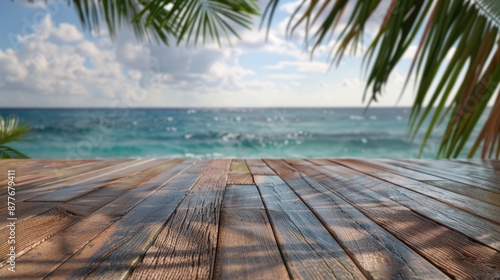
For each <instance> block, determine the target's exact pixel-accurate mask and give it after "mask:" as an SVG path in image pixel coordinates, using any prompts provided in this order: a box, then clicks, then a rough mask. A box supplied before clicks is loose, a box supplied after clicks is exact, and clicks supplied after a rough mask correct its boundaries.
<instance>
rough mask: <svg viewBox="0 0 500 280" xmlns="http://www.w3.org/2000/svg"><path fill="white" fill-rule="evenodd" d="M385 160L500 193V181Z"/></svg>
mask: <svg viewBox="0 0 500 280" xmlns="http://www.w3.org/2000/svg"><path fill="white" fill-rule="evenodd" d="M383 162H387V163H389V164H392V165H397V166H400V167H404V168H408V169H411V170H415V171H419V172H423V173H428V174H431V175H435V176H437V177H441V178H445V179H447V180H451V181H456V182H460V183H463V184H468V185H472V186H475V187H479V188H483V189H485V190H488V191H491V192H496V193H500V183H492V182H489V181H486V180H481V179H477V178H474V179H471V178H469V177H467V176H462V175H459V174H456V173H453V174H450V173H448V172H442V171H440V170H438V169H432V168H428V167H424V166H420V165H417V164H412V163H409V162H405V161H400V160H383Z"/></svg>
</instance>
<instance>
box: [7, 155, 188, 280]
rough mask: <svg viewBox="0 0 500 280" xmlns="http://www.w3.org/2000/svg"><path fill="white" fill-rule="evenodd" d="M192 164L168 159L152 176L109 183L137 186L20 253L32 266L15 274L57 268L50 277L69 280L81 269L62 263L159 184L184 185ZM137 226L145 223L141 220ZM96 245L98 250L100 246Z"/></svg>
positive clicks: (36, 274)
mask: <svg viewBox="0 0 500 280" xmlns="http://www.w3.org/2000/svg"><path fill="white" fill-rule="evenodd" d="M189 166H191V164H190V163H180V164H179V162H178V161H176V160H174V161H171V162H166V163H165V164H163V165H162V167H160V168H161V170H160V172H157V173H155V175H154V176H152V177H150V176H147V177H146V178H135V177H132V178H130V180H129V181H128V182H125V181H121V182H119V183H116V184H114V185H113V186H110V187H116V188H122V187H126V185H129V188H131V187H132V186H134V188H132V190H131V191H130V192H128V193H126V194H125V195H123V196H121V197H119V198H117V199H116V200H114V201H113V202H111V203H110V204H107V205H106V206H104V207H102V208H100V209H98V210H97V211H96V212H94V213H93V214H92V215H90V216H88V217H85V218H83V219H82V220H81V221H79V222H77V223H75V224H73V225H72V226H70V227H68V228H66V229H64V230H62V231H61V232H59V233H58V234H56V235H55V236H53V237H52V238H50V239H48V240H46V241H45V242H43V243H42V244H40V245H39V246H37V247H35V248H34V249H32V250H30V251H28V252H27V253H26V254H24V255H23V256H21V257H20V258H19V261H20V262H24V263H29V264H30V265H29V266H26V267H24V268H23V270H22V271H18V272H17V274H16V275H17V276H19V277H21V278H24V279H27V278H29V279H32V278H43V277H46V276H48V275H49V274H50V273H52V272H54V270H56V269H57V268H58V267H59V270H58V272H57V273H53V274H52V275H51V277H53V278H64V279H66V278H67V277H69V275H70V274H71V273H77V270H78V269H77V268H76V267H74V268H75V269H74V270H72V269H71V268H70V269H67V270H66V269H64V267H60V266H61V264H63V263H64V262H65V261H67V260H68V259H69V258H70V257H72V256H73V255H74V254H75V253H76V252H77V251H78V250H81V249H82V248H84V246H85V245H87V247H90V246H91V245H89V244H88V243H89V242H90V241H91V240H95V238H97V237H98V236H100V234H102V232H103V231H104V230H106V229H107V228H109V226H110V225H112V224H113V223H115V222H117V221H119V220H120V219H121V218H122V217H124V215H126V214H127V213H130V212H133V211H134V209H135V208H136V207H138V205H140V204H141V203H142V204H143V203H145V199H146V198H148V197H151V196H154V194H155V191H156V190H157V189H159V188H160V187H164V186H166V185H167V184H170V185H177V186H179V188H180V187H182V186H183V185H184V184H185V182H186V180H185V179H186V178H185V177H180V176H182V175H183V174H181V173H182V171H184V170H185V169H186V168H188V167H189ZM135 179H137V181H134V180H135ZM173 180H175V181H173ZM134 184H138V185H134ZM143 205H144V204H143ZM144 218H145V217H144ZM143 221H144V220H143ZM137 225H142V224H141V223H140V222H139V223H137ZM126 236H127V235H125V236H122V240H123V238H126ZM115 241H116V240H115ZM94 248H95V249H97V246H96V247H94ZM107 249H108V250H113V249H115V247H109V248H107ZM71 265H72V262H71V261H69V263H68V266H70V267H71ZM80 265H81V264H80ZM6 268H7V267H3V268H2V269H0V277H2V276H5V275H10V274H9V272H8V271H6ZM86 268H92V267H86Z"/></svg>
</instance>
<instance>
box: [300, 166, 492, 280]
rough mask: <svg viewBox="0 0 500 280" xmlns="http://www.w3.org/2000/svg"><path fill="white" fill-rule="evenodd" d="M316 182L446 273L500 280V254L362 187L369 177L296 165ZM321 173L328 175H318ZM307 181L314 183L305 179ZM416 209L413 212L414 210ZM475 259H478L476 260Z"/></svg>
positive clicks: (324, 168) (369, 188) (325, 167)
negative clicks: (497, 279) (318, 172)
mask: <svg viewBox="0 0 500 280" xmlns="http://www.w3.org/2000/svg"><path fill="white" fill-rule="evenodd" d="M295 167H296V168H297V169H298V170H300V171H301V172H302V173H304V174H306V175H309V176H311V177H312V179H313V180H314V181H316V182H317V183H320V184H321V185H323V186H325V187H327V188H328V189H329V190H331V191H333V192H334V193H336V194H338V195H339V196H341V197H342V198H344V199H345V200H347V201H349V202H350V203H352V205H353V206H354V207H356V208H357V209H358V210H360V211H361V212H362V213H363V214H364V215H366V216H368V217H369V218H370V219H372V220H373V221H375V222H377V224H379V225H380V226H382V227H383V228H384V229H385V230H387V231H389V232H390V233H391V234H393V235H394V236H396V237H397V238H398V239H400V240H402V241H403V242H405V243H406V244H407V245H408V246H409V247H411V248H412V249H413V250H415V251H416V252H418V253H419V254H421V255H422V256H424V257H425V258H426V259H428V260H430V261H431V262H432V263H433V264H434V265H436V266H437V267H439V268H440V269H441V270H442V271H444V272H445V273H447V274H448V275H451V276H453V277H457V278H477V279H485V278H486V279H488V278H492V277H495V275H496V276H497V277H498V272H499V271H500V254H499V252H498V251H496V250H494V249H491V248H489V247H487V246H484V245H482V244H480V243H477V242H474V241H472V240H471V239H470V238H468V237H467V236H464V235H463V234H461V233H459V232H457V231H454V230H452V229H450V228H447V227H444V226H442V225H440V224H438V223H436V222H434V221H433V220H432V219H429V218H426V217H423V216H421V215H418V214H417V213H415V212H414V211H415V210H414V209H411V210H410V209H409V208H407V207H405V206H403V205H401V204H399V203H396V202H395V201H393V200H391V199H388V198H387V197H384V196H382V195H380V194H378V193H376V192H374V191H373V190H372V189H374V188H375V186H371V187H370V186H366V185H365V186H364V187H361V186H360V184H362V183H363V182H364V180H365V178H366V175H361V176H359V175H358V176H352V172H350V171H349V170H347V172H346V170H345V169H346V168H345V167H339V168H332V166H324V167H323V166H314V167H312V169H317V170H313V172H310V169H311V167H306V166H303V165H302V166H299V165H297V166H295ZM317 171H321V172H323V173H324V174H317ZM305 179H306V180H311V179H310V178H309V177H305ZM412 210H413V211H412ZM472 256H474V257H472Z"/></svg>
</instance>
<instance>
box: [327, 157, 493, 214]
mask: <svg viewBox="0 0 500 280" xmlns="http://www.w3.org/2000/svg"><path fill="white" fill-rule="evenodd" d="M332 161H333V162H336V163H339V164H342V165H344V166H347V167H349V168H351V169H353V170H356V171H359V172H362V173H364V174H367V175H369V176H373V177H375V178H378V179H381V180H383V181H386V182H389V183H392V184H395V185H398V186H400V187H403V188H406V189H409V190H412V191H415V192H418V193H421V194H423V195H427V196H429V197H432V198H434V199H437V200H439V201H442V202H444V203H446V204H449V205H451V206H454V207H457V208H459V209H462V210H464V211H467V212H469V213H472V214H475V215H477V216H480V217H483V218H486V219H489V220H490V221H494V222H496V223H500V207H498V206H494V205H491V204H488V203H485V202H482V201H480V200H477V199H474V198H470V197H467V196H464V195H461V194H457V193H454V192H450V191H447V190H444V189H441V188H438V187H435V186H431V185H428V184H425V183H422V182H420V181H416V180H412V179H409V178H406V177H403V176H399V175H397V174H394V173H390V172H385V171H382V170H380V169H376V168H373V167H370V166H367V165H364V164H363V163H362V162H360V161H356V160H332Z"/></svg>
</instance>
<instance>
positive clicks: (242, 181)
mask: <svg viewBox="0 0 500 280" xmlns="http://www.w3.org/2000/svg"><path fill="white" fill-rule="evenodd" d="M227 184H228V185H253V184H254V182H253V177H252V174H250V173H249V172H230V173H229V176H228V178H227Z"/></svg>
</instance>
